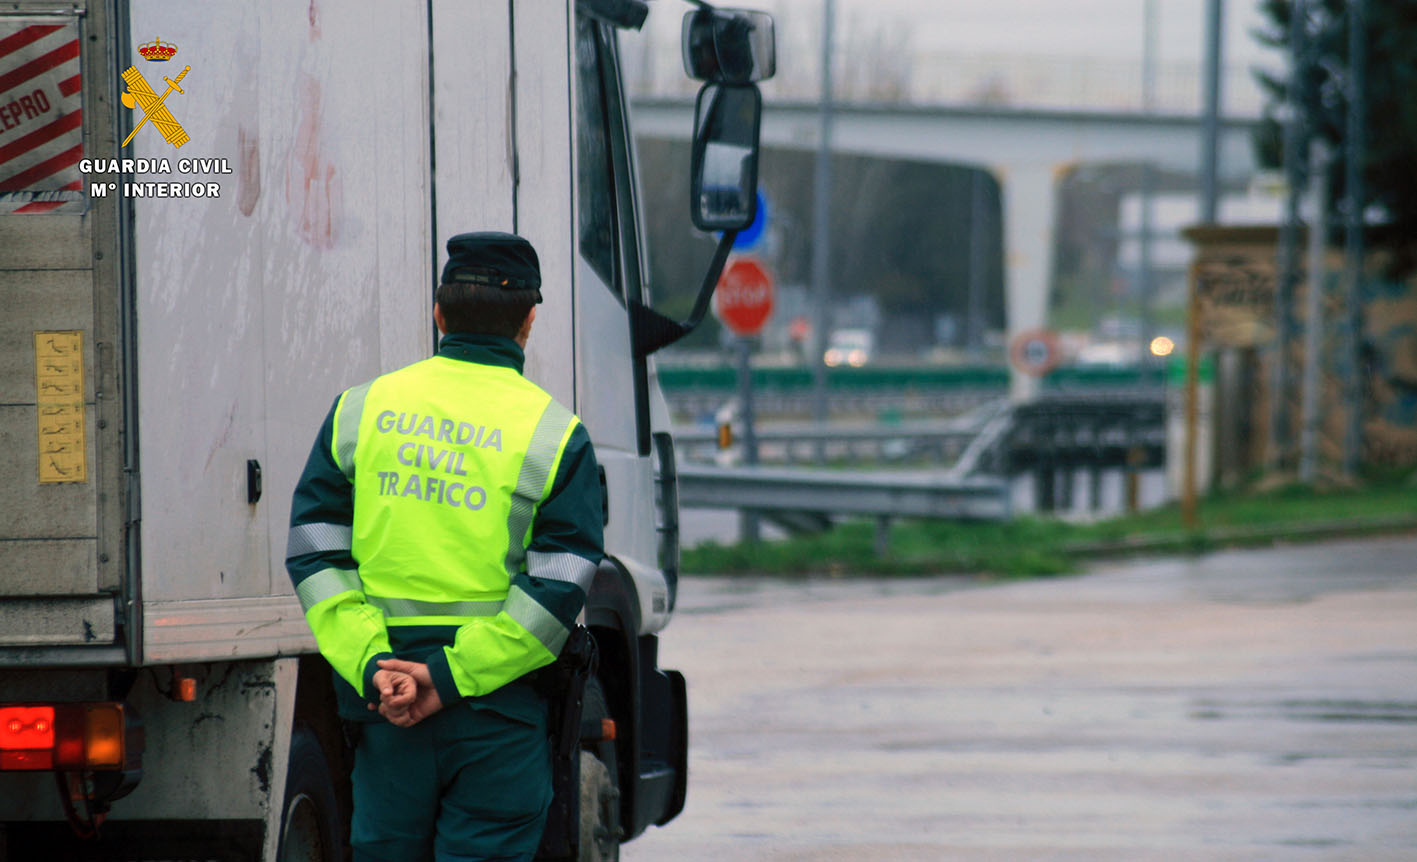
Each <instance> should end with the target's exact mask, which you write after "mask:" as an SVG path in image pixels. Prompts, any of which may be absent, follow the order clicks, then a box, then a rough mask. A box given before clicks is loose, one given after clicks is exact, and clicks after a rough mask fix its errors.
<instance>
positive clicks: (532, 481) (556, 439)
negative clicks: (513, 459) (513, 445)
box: [507, 400, 576, 572]
mask: <svg viewBox="0 0 1417 862" xmlns="http://www.w3.org/2000/svg"><path fill="white" fill-rule="evenodd" d="M575 421H576V417H575V415H574V414H572V413H571V411H569V410H567V409H566V408H565V407H562V406H561V405H560V404H559V403H557V402H556V401H554V400H553V401H552V402H551V403H550V404H547V405H546V410H545V412H543V413H542V414H541V419H540V420H538V421H537V423H536V430H535V431H533V432H532V434H531V443H530V444H529V445H528V446H527V450H526V459H525V460H524V461H522V469H521V472H520V473H519V474H518V475H517V489H516V491H515V492H513V494H512V510H511V512H510V513H509V514H508V515H507V571H508V572H519V571H521V568H522V563H523V561H525V559H526V548H527V544H528V542H529V541H530V539H531V521H532V518H533V517H534V516H535V515H536V507H537V506H539V505H541V499H542V497H544V496H545V495H546V492H547V490H549V489H548V488H547V487H546V484H547V482H548V481H549V480H550V478H551V471H552V470H553V469H555V467H556V464H557V462H558V461H559V460H560V454H561V447H562V445H564V443H565V439H566V432H567V431H569V430H570V428H571V424H572V423H573V422H575Z"/></svg>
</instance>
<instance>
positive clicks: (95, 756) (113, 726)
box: [84, 703, 123, 769]
mask: <svg viewBox="0 0 1417 862" xmlns="http://www.w3.org/2000/svg"><path fill="white" fill-rule="evenodd" d="M87 712H88V715H87V716H86V718H87V721H85V722H84V724H85V727H84V755H85V756H84V760H85V765H87V766H88V767H89V768H90V769H118V768H119V767H121V766H122V765H123V707H121V706H119V705H118V704H116V703H95V704H90V705H89V707H88V710H87Z"/></svg>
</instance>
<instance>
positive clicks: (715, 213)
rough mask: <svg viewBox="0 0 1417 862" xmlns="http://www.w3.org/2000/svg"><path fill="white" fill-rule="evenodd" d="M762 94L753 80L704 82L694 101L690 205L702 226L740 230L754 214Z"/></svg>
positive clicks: (711, 229)
mask: <svg viewBox="0 0 1417 862" xmlns="http://www.w3.org/2000/svg"><path fill="white" fill-rule="evenodd" d="M762 116H763V97H762V94H761V93H759V92H758V88H757V86H756V85H753V84H705V85H704V86H703V87H702V88H701V89H700V90H699V98H698V100H697V102H696V103H695V105H694V143H693V151H692V168H691V172H690V181H689V210H690V215H691V217H692V218H693V220H694V226H695V227H697V228H698V229H699V230H704V231H720V230H735V231H736V230H743V229H744V228H746V227H747V226H748V225H750V224H752V223H753V218H754V217H755V216H756V215H757V197H758V132H759V128H760V126H761V123H762Z"/></svg>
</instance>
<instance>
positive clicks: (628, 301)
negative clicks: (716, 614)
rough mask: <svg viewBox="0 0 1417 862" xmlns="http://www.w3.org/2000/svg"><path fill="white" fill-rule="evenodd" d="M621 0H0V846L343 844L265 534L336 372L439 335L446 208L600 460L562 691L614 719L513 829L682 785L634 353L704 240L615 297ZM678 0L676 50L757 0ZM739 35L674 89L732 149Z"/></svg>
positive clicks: (735, 216)
mask: <svg viewBox="0 0 1417 862" xmlns="http://www.w3.org/2000/svg"><path fill="white" fill-rule="evenodd" d="M660 5H661V6H664V5H668V4H660ZM698 5H700V6H702V4H698ZM645 11H646V7H645V5H644V4H643V3H641V2H639V0H581V2H579V3H576V2H572V0H519V2H516V3H511V2H506V3H486V2H484V3H466V2H460V0H424V2H374V0H360V2H355V0H340V2H332V0H323V2H321V0H310V2H308V3H298V4H297V3H289V2H277V0H264V2H244V0H240V2H238V0H225V2H211V3H201V4H194V3H190V2H182V0H152V2H135V3H132V4H129V3H126V2H118V0H111V2H104V0H78V2H63V3H58V2H30V0H18V2H11V3H6V4H5V7H4V9H3V10H0V305H3V309H4V310H3V313H0V452H3V456H0V862H9V860H22V859H31V858H39V857H40V856H43V857H45V858H64V859H70V858H72V859H121V860H130V859H131V860H140V859H141V860H159V859H203V860H206V859H219V860H227V859H232V860H236V859H241V860H246V859H277V858H280V859H340V858H344V856H343V854H344V849H345V848H344V843H345V841H346V839H347V817H348V810H349V794H348V771H349V766H350V752H349V749H348V746H347V745H346V744H345V742H344V740H343V737H342V734H341V728H340V726H339V723H338V721H337V719H336V717H335V713H334V708H333V692H332V689H331V685H330V676H329V669H328V666H327V665H326V664H325V663H324V661H323V659H321V658H320V657H319V656H318V654H317V653H316V652H315V645H314V642H313V639H312V638H311V636H310V633H309V630H308V628H307V626H306V623H305V620H304V618H303V615H302V612H301V609H300V606H299V604H298V602H297V601H296V599H295V598H294V596H293V593H292V589H291V586H290V583H289V580H288V578H287V576H286V573H285V568H284V557H285V533H286V524H287V521H288V515H289V501H290V495H291V490H292V488H293V486H294V483H295V480H296V478H297V477H298V475H299V473H300V470H301V467H302V465H303V463H304V459H305V456H306V454H307V453H308V451H309V447H310V445H311V441H312V439H313V435H314V433H315V430H316V429H317V427H318V425H319V422H320V420H321V418H322V417H323V415H324V411H325V410H326V409H327V408H328V406H329V404H330V402H331V400H332V399H333V397H334V396H335V395H336V394H337V393H338V392H340V391H341V390H342V389H344V388H346V387H348V386H350V385H353V384H355V383H358V382H361V381H364V380H367V379H370V378H372V377H374V376H376V375H378V374H380V373H382V372H385V371H388V370H391V369H393V368H396V367H399V366H402V365H404V364H407V363H410V362H413V361H416V360H418V359H421V358H423V357H426V356H428V355H430V353H431V352H432V351H433V350H434V346H435V345H434V331H433V328H432V324H431V304H432V288H433V286H434V282H435V276H436V273H438V272H439V271H440V268H441V265H442V263H443V259H444V258H443V247H442V240H444V239H445V238H446V237H447V236H449V235H452V234H455V233H459V232H463V231H469V230H489V229H500V230H508V231H514V232H516V233H519V234H521V235H523V236H525V237H527V238H528V239H530V240H531V242H532V243H533V244H534V245H535V247H536V249H537V251H538V253H539V254H540V258H541V267H542V274H543V280H544V285H545V286H544V288H543V291H544V293H545V295H546V302H545V303H544V304H543V305H542V306H541V307H540V308H539V310H538V316H537V323H536V327H535V331H534V332H533V335H532V339H531V343H530V345H529V348H528V357H527V368H526V371H527V376H528V377H529V378H531V379H533V380H535V381H536V382H538V383H539V384H541V385H542V386H543V387H545V388H546V389H547V390H549V391H550V392H551V393H552V394H553V395H554V396H555V397H556V398H558V399H559V400H561V401H562V402H563V403H566V404H568V405H571V406H572V407H573V409H574V410H575V411H576V412H577V413H578V414H579V415H580V416H581V417H582V419H583V420H584V422H585V424H586V427H587V428H588V430H589V431H590V433H591V437H592V439H593V441H594V444H595V447H596V452H597V456H598V458H599V461H600V464H601V465H602V467H603V470H604V487H605V495H606V499H607V501H608V509H607V512H608V522H607V525H606V532H605V536H606V549H607V553H608V557H607V560H606V563H605V564H604V566H603V567H602V568H601V570H600V571H599V572H598V573H597V576H596V579H595V582H594V584H593V586H592V588H591V590H590V592H589V596H588V601H587V609H586V612H585V623H586V625H587V626H589V627H590V629H591V631H592V632H593V633H594V634H595V636H596V641H597V643H598V645H599V653H600V660H599V671H598V674H597V677H596V685H595V686H594V688H596V689H598V690H599V692H600V695H601V696H603V701H604V703H603V706H602V705H600V704H599V702H598V700H597V701H596V702H590V703H589V705H588V707H587V709H588V710H589V711H590V712H591V713H592V715H591V717H607V718H610V719H613V721H614V722H615V726H616V734H615V738H614V740H613V741H606V740H601V741H595V742H589V743H587V745H586V753H585V754H584V755H582V759H583V762H586V763H587V764H589V765H590V766H594V765H595V764H594V762H593V761H594V760H598V761H600V762H601V764H602V765H603V766H604V767H605V768H603V769H601V768H598V767H597V768H595V769H591V768H587V769H586V770H583V772H584V773H585V774H584V775H582V780H584V781H585V782H586V783H587V784H588V785H592V786H590V788H589V792H590V797H589V798H590V799H592V800H593V801H594V802H598V803H599V804H598V806H595V805H593V806H590V807H598V808H599V809H600V810H598V811H588V812H583V813H584V814H585V815H586V817H585V819H586V821H587V823H588V824H589V827H590V829H591V831H590V832H587V833H585V834H586V835H587V836H588V837H586V838H584V839H582V838H581V837H580V833H577V832H576V831H575V828H576V827H575V824H574V823H560V824H559V827H558V824H557V823H555V822H554V821H555V820H556V818H555V817H553V818H552V819H553V824H552V826H549V827H548V832H549V831H550V830H551V829H553V828H561V829H563V830H566V831H568V838H567V841H568V843H569V846H570V852H572V853H575V852H576V851H577V848H579V853H580V855H581V857H582V858H599V857H597V856H596V855H595V854H600V855H601V856H609V855H612V854H613V853H614V851H615V848H616V847H617V846H618V842H619V841H621V840H628V839H630V838H633V837H634V836H635V835H637V834H639V833H640V832H642V831H643V830H644V829H645V828H646V827H648V826H649V825H652V824H664V823H666V822H668V821H669V820H670V819H672V818H673V817H674V816H675V815H676V814H677V813H678V812H679V810H680V809H681V808H682V806H683V803H684V796H685V786H686V778H687V775H686V751H687V703H686V694H685V683H684V679H683V677H682V676H680V675H679V674H678V673H675V672H673V671H666V670H662V669H660V668H659V667H658V663H657V660H656V653H657V644H658V635H659V633H660V632H661V631H662V630H663V629H664V627H665V626H666V625H667V624H668V622H669V620H670V616H671V614H672V612H673V610H674V602H675V588H676V580H677V565H678V546H677V517H678V516H677V502H676V495H675V482H674V455H673V449H672V444H671V440H670V437H669V435H668V433H667V432H668V415H667V410H666V408H665V405H664V401H663V398H662V397H661V396H660V394H659V389H658V385H657V383H656V380H655V374H654V366H653V360H652V358H650V356H649V354H650V353H652V352H653V350H654V349H656V348H657V347H658V346H660V345H662V344H663V343H666V342H667V341H669V340H672V339H673V338H674V337H676V335H679V334H682V332H683V331H687V328H690V327H691V326H692V324H693V323H694V322H696V320H697V317H699V316H701V315H702V311H703V309H702V306H703V305H705V304H706V300H707V295H708V293H709V292H710V291H711V285H712V284H713V282H714V281H715V280H716V278H717V272H716V270H713V271H711V272H710V273H709V274H708V276H707V278H706V281H705V285H706V287H705V289H704V291H703V296H702V299H703V300H705V302H701V303H700V306H701V307H700V308H698V309H697V315H696V318H695V319H694V320H691V321H690V322H689V323H688V324H674V323H673V322H671V321H668V320H666V319H664V318H662V317H660V316H659V315H657V314H656V313H655V312H653V311H651V310H650V309H649V308H648V305H649V298H648V285H647V284H646V283H645V276H644V273H645V271H646V269H645V267H644V265H643V249H642V240H641V233H640V231H639V230H638V225H637V218H638V212H637V209H636V191H635V179H634V173H633V170H634V167H633V166H634V158H633V147H632V141H631V137H630V134H629V126H628V117H627V110H626V102H625V98H624V94H623V91H622V88H621V82H620V66H619V62H618V59H617V55H616V28H617V27H621V26H636V25H637V24H638V20H640V19H642V18H643V15H644V13H645ZM673 11H677V10H670V9H660V10H659V11H658V12H657V14H672V12H673ZM696 14H698V15H700V16H708V17H707V18H706V19H705V20H704V21H703V22H702V24H703V27H701V28H699V30H702V33H701V38H700V42H701V47H702V44H707V45H708V46H709V47H710V48H711V49H714V48H715V43H714V39H720V40H722V41H723V44H725V45H726V44H728V40H729V37H730V35H731V33H730V31H731V30H732V28H731V27H725V26H724V24H725V22H726V23H729V24H732V23H734V22H737V24H738V25H739V28H740V29H741V25H742V24H743V22H750V23H751V22H755V21H757V20H758V19H756V18H755V17H754V16H752V15H742V14H740V15H737V16H734V15H727V14H719V13H709V12H707V11H700V12H699V13H696ZM705 28H706V29H705ZM757 29H758V30H759V31H761V30H762V29H763V27H761V26H759V27H758V28H757ZM686 38H687V37H686ZM704 39H707V42H704ZM768 44H769V46H770V40H769V43H768ZM755 50H757V51H759V53H760V54H761V51H762V50H763V49H762V48H761V45H757V46H756V47H755ZM710 53H712V50H711V51H710ZM164 54H166V55H167V56H166V57H164V56H163V55H164ZM7 58H8V59H7ZM720 59H724V58H720ZM729 59H731V58H729ZM761 60H762V57H761V56H759V57H758V59H757V60H754V61H753V62H754V65H755V72H754V74H753V75H749V76H747V77H744V76H741V75H740V76H738V78H737V79H736V80H735V81H734V85H733V86H723V87H719V88H718V89H717V93H718V96H719V97H721V98H717V97H716V98H710V99H709V100H707V101H706V102H705V108H704V110H703V111H701V112H700V117H699V122H700V123H701V124H702V125H703V126H704V129H703V133H702V134H700V135H699V136H698V137H699V138H700V139H701V140H700V141H699V145H698V146H697V149H698V151H699V152H703V151H704V149H708V150H709V151H710V152H711V153H712V152H718V153H719V155H720V156H721V155H722V153H723V152H725V150H724V147H725V146H726V147H727V149H728V151H735V148H736V149H737V150H741V149H742V144H743V143H744V141H747V138H746V137H745V135H746V134H747V130H746V128H745V127H743V126H742V124H741V123H737V122H736V121H735V120H734V119H733V118H731V117H728V116H727V115H725V114H724V113H723V110H724V109H722V108H718V107H715V104H717V103H732V102H733V99H731V98H728V97H729V96H731V95H733V94H735V93H747V92H748V91H749V90H751V93H750V94H749V95H751V97H752V98H747V96H744V98H743V99H742V100H739V102H738V104H739V105H740V106H742V105H748V104H749V103H751V106H752V108H753V110H754V112H756V110H757V108H758V104H759V103H758V102H756V101H755V99H756V92H757V91H756V89H755V88H753V87H752V85H751V84H745V82H746V81H749V80H757V78H758V76H757V71H760V70H757V69H756V66H757V65H760V61H761ZM769 61H770V58H769ZM723 65H724V66H725V67H726V68H727V67H731V62H725V63H724V64H723ZM130 67H131V70H130ZM769 73H770V72H769ZM709 89H713V88H712V87H710V88H709ZM756 123H757V118H756V113H754V116H753V117H752V121H751V125H752V129H751V134H752V139H751V142H749V143H750V146H749V148H748V150H746V151H743V152H740V153H739V155H740V156H741V157H742V158H740V160H739V162H738V163H737V167H736V168H735V170H737V171H738V177H739V178H740V179H741V183H742V188H741V189H740V191H742V192H744V193H746V195H747V198H746V199H747V200H749V201H751V200H752V198H753V194H752V189H751V188H750V187H749V186H748V185H747V184H748V182H749V181H750V180H751V182H753V183H755V182H756V167H755V165H756ZM129 133H132V134H131V135H130V134H129ZM125 139H129V140H128V143H126V144H125V143H124V141H125ZM698 161H699V162H700V164H702V162H703V161H704V160H703V159H702V158H701V159H699V160H698ZM708 161H710V162H711V163H720V162H722V161H723V160H722V158H717V157H713V158H710V159H709V160H708ZM711 167H712V166H711ZM750 168H751V170H749V169H750ZM722 184H723V181H722V180H719V179H713V178H709V179H699V180H698V181H696V187H695V193H696V194H699V198H700V199H701V200H699V203H698V204H697V206H696V210H695V218H696V221H697V222H698V223H699V224H700V225H701V226H702V227H706V228H708V227H717V228H727V229H728V230H727V231H726V233H725V242H724V243H723V244H722V245H721V248H720V254H719V255H718V256H717V257H716V259H715V266H717V267H721V265H722V261H723V257H724V255H725V254H726V251H727V246H728V243H731V241H732V236H733V233H734V228H736V227H742V226H745V225H746V222H742V216H743V215H744V212H742V211H741V210H742V209H743V208H742V207H741V206H739V205H738V204H741V202H742V198H741V196H740V197H739V198H738V199H737V204H735V203H734V202H733V201H732V200H730V201H728V203H727V204H726V205H727V206H728V207H729V208H730V209H732V208H733V207H734V206H737V209H738V210H740V211H738V212H729V211H722V212H720V213H718V214H717V220H715V213H713V212H709V211H708V210H709V209H710V208H721V207H722V206H723V205H724V204H723V201H722V193H721V191H719V192H716V194H715V196H713V197H714V200H713V201H712V202H711V201H709V200H708V197H707V196H704V195H702V194H700V193H699V192H700V189H702V188H707V187H708V186H713V187H714V188H715V189H719V186H721V185H722ZM686 191H687V190H686ZM729 197H730V198H731V197H732V196H731V195H730V196H729ZM749 209H751V207H749ZM747 216H748V218H749V219H751V212H748V213H747ZM740 222H741V224H740ZM592 700H595V699H594V698H588V701H592ZM601 710H603V713H602V714H601V715H598V716H597V715H594V713H595V712H598V711H601ZM588 758H589V759H588ZM56 779H57V780H56ZM596 781H598V782H599V785H598V786H596V785H595V782H596ZM56 784H57V785H58V790H57V791H56ZM583 795H584V794H583ZM568 810H569V811H570V812H571V815H570V816H571V817H574V812H575V810H576V804H575V801H574V800H573V801H571V803H570V807H569V809H568ZM597 829H598V830H599V831H598V834H596V832H595V830H597ZM91 833H96V836H95V835H94V834H91Z"/></svg>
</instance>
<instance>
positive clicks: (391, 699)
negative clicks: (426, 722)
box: [369, 659, 443, 727]
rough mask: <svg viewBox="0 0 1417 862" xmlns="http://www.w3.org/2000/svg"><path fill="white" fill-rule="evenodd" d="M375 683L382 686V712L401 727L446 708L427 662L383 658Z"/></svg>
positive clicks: (380, 690)
mask: <svg viewBox="0 0 1417 862" xmlns="http://www.w3.org/2000/svg"><path fill="white" fill-rule="evenodd" d="M374 685H375V687H377V688H378V689H379V706H378V709H379V714H380V715H382V716H383V717H384V718H386V719H388V720H389V722H390V723H392V724H394V725H397V726H398V727H412V726H413V725H415V724H417V723H418V722H420V721H422V720H423V719H425V718H427V717H428V716H430V715H432V714H433V713H435V712H437V711H438V710H440V709H442V708H443V699H442V698H440V697H439V696H438V690H437V689H436V688H435V687H434V686H433V677H432V675H431V674H430V673H429V672H428V665H426V664H422V663H420V662H411V661H403V660H402V659H382V660H380V662H379V670H377V671H375V673H374ZM369 708H370V709H374V708H375V707H374V705H373V704H370V705H369Z"/></svg>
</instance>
